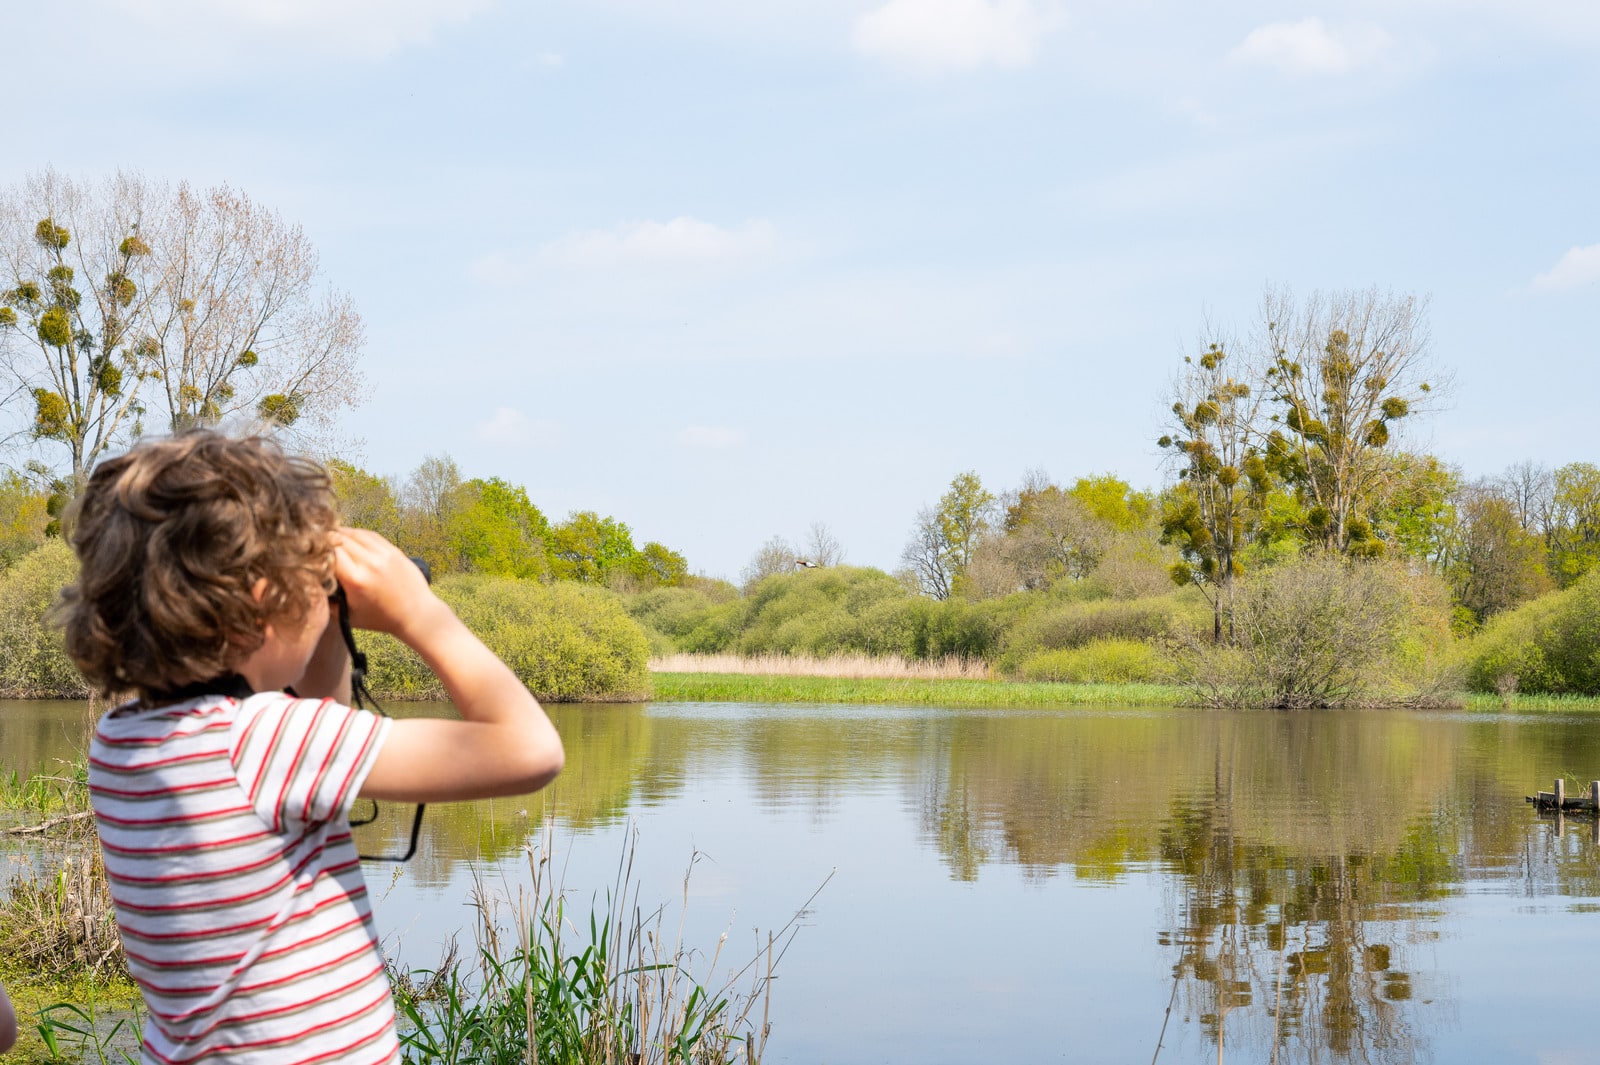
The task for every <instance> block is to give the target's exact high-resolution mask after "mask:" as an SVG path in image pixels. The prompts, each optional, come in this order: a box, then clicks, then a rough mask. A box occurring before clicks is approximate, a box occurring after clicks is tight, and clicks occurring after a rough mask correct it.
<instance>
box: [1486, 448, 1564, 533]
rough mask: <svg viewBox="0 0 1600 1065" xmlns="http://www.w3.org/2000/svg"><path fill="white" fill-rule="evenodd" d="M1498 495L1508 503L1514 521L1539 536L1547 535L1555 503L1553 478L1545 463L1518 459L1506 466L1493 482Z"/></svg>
mask: <svg viewBox="0 0 1600 1065" xmlns="http://www.w3.org/2000/svg"><path fill="white" fill-rule="evenodd" d="M1495 487H1496V489H1497V490H1498V491H1499V493H1500V495H1501V496H1502V497H1503V498H1504V499H1505V500H1506V501H1507V502H1508V503H1510V504H1511V509H1512V511H1513V512H1514V513H1515V514H1516V516H1517V523H1518V524H1519V525H1521V526H1522V527H1523V528H1524V529H1527V530H1528V531H1529V532H1531V533H1535V534H1537V535H1538V536H1541V537H1548V536H1549V535H1550V524H1551V519H1552V512H1553V509H1554V507H1555V499H1554V498H1553V496H1554V491H1555V479H1554V477H1553V476H1552V475H1551V473H1550V468H1549V467H1548V466H1543V465H1540V464H1539V463H1537V462H1519V463H1517V464H1516V465H1514V466H1508V467H1506V472H1504V473H1502V474H1501V475H1500V477H1499V478H1498V479H1497V481H1496V482H1495Z"/></svg>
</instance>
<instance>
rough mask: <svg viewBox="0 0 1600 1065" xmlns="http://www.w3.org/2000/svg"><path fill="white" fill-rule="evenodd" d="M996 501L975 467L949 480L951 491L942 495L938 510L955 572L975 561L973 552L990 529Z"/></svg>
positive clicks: (940, 527)
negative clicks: (974, 470)
mask: <svg viewBox="0 0 1600 1065" xmlns="http://www.w3.org/2000/svg"><path fill="white" fill-rule="evenodd" d="M994 504H995V497H994V494H993V493H992V492H989V491H988V490H987V489H985V488H984V487H983V482H982V481H981V480H979V479H978V475H977V473H975V472H973V471H972V470H968V471H967V472H966V473H958V474H956V476H955V478H954V479H953V480H952V481H951V482H950V490H949V491H948V492H946V493H945V494H944V495H942V496H940V497H939V509H938V510H937V511H936V512H935V514H936V516H937V518H938V522H939V535H940V537H941V538H942V539H943V541H944V545H945V551H946V552H947V553H948V555H949V558H950V568H951V570H952V572H954V573H955V574H957V575H959V574H960V573H961V571H962V570H964V569H966V568H967V563H969V562H971V561H972V553H973V552H974V551H976V550H977V548H978V544H979V542H980V541H981V540H982V539H983V534H984V533H985V532H987V531H988V530H989V526H990V524H991V520H992V518H993V515H994Z"/></svg>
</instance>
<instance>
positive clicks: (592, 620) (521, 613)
mask: <svg viewBox="0 0 1600 1065" xmlns="http://www.w3.org/2000/svg"><path fill="white" fill-rule="evenodd" d="M438 592H439V598H441V599H443V600H444V601H445V602H446V603H449V604H450V607H451V608H452V609H453V610H454V611H455V612H456V614H457V616H459V617H460V618H461V620H462V621H463V622H464V623H465V624H466V626H467V627H468V628H469V629H471V630H472V631H473V632H474V633H476V634H477V635H478V638H479V639H481V640H483V642H484V643H485V644H487V645H488V646H489V649H490V650H492V651H493V652H494V653H495V654H497V655H499V656H500V657H501V658H502V659H504V660H505V662H506V663H507V664H508V665H510V666H511V668H512V670H513V671H514V672H515V673H516V674H517V676H518V677H519V678H521V680H522V682H523V683H524V684H526V685H527V686H528V688H529V689H530V690H531V691H532V692H533V693H534V694H535V695H537V696H538V697H539V698H540V699H545V700H548V701H552V702H581V701H589V700H615V701H624V700H629V699H641V698H643V697H644V696H645V694H646V693H647V692H648V691H649V688H650V677H649V673H648V670H647V668H646V664H647V662H648V661H649V657H650V643H649V640H648V639H647V638H646V636H645V632H644V630H643V629H641V628H640V627H639V625H638V623H636V622H635V621H634V620H633V619H632V618H630V617H629V616H628V614H627V611H625V610H624V609H623V608H622V604H621V603H620V602H619V601H618V599H617V597H616V596H614V595H612V594H611V593H609V592H607V591H605V590H603V589H600V588H594V587H590V586H587V585H580V584H573V583H565V582H558V583H556V584H539V583H536V582H533V581H519V580H514V579H510V578H495V577H475V576H459V577H449V578H446V579H445V580H443V581H440V582H439V588H438ZM358 640H359V642H360V644H361V646H362V648H363V649H364V650H366V652H367V657H368V660H369V684H370V685H371V687H372V691H373V694H374V695H376V696H377V697H378V698H379V699H385V698H387V699H442V698H444V695H445V693H444V688H443V686H442V685H440V684H439V681H438V679H437V678H435V677H434V676H433V674H432V673H431V672H429V670H428V668H427V667H426V666H425V665H424V664H423V662H422V660H421V659H420V658H418V657H417V656H416V655H415V654H414V653H413V652H411V651H410V650H408V649H407V648H406V647H404V646H403V645H402V644H401V643H400V642H399V641H398V640H395V639H392V638H390V637H386V636H382V635H379V634H376V633H366V634H362V635H360V636H358Z"/></svg>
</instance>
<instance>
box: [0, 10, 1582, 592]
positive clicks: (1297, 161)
mask: <svg viewBox="0 0 1600 1065" xmlns="http://www.w3.org/2000/svg"><path fill="white" fill-rule="evenodd" d="M8 38H9V42H10V48H9V49H8V56H7V62H6V65H5V66H4V67H3V68H0V88H3V89H4V93H5V98H6V99H7V100H9V101H11V107H9V108H8V109H7V117H6V125H5V145H6V147H5V150H4V151H3V152H0V180H3V181H6V182H11V181H15V180H18V179H20V178H21V177H22V176H23V175H24V174H26V173H27V172H28V171H30V170H34V169H37V168H39V167H41V166H44V165H46V164H50V165H54V166H56V167H58V168H60V169H62V170H64V171H68V172H70V173H73V174H75V175H81V176H86V177H89V176H99V175H103V174H106V173H109V172H110V171H112V170H114V169H116V168H118V167H126V168H132V169H138V170H142V171H144V172H145V173H147V174H149V175H152V176H158V177H163V178H169V179H174V180H176V179H186V180H189V181H191V182H193V183H196V184H210V183H215V182H223V181H225V182H228V183H231V184H233V185H235V186H237V187H239V188H241V189H243V190H245V191H246V192H248V193H249V194H250V195H252V196H253V197H255V198H256V199H258V200H260V201H262V202H264V203H266V204H269V205H271V206H273V207H275V208H276V209H278V210H279V211H281V212H282V213H283V214H284V215H285V216H286V217H287V218H289V219H291V220H294V221H298V222H300V223H302V224H303V225H304V226H305V228H306V231H307V233H308V235H309V236H310V237H311V239H312V240H313V241H314V242H315V243H316V245H317V247H318V248H319V249H320V251H321V253H322V260H323V268H324V273H325V275H326V277H327V279H328V280H329V282H331V283H332V284H334V285H336V286H337V287H339V288H342V289H345V290H347V291H349V292H350V293H351V294H352V295H353V296H354V297H355V299H356V302H357V305H358V307H359V309H360V311H361V313H362V315H363V316H364V318H365V320H366V323H367V327H368V345H367V348H366V355H365V359H364V368H365V371H366V374H367V377H368V382H369V391H370V398H369V399H368V401H367V402H366V403H365V404H364V405H363V406H362V407H361V408H360V409H359V411H358V412H357V413H356V414H355V415H354V416H352V417H351V419H350V423H349V429H350V432H351V433H352V434H353V435H354V436H356V437H359V438H361V439H362V440H363V441H364V447H363V452H364V453H363V455H362V458H363V459H364V461H365V464H366V465H367V466H368V467H369V468H372V469H374V470H377V471H379V472H386V473H403V472H405V471H407V470H409V469H411V468H412V467H414V466H415V465H416V463H417V462H418V461H419V460H420V459H421V458H423V457H424V456H425V455H428V454H437V453H441V452H448V453H449V454H451V455H453V456H454V457H455V458H456V459H457V461H458V462H459V463H460V464H461V466H462V467H463V469H464V470H465V471H466V472H467V473H468V474H471V475H484V476H487V475H499V476H503V477H506V478H509V479H511V480H514V481H517V482H520V483H523V484H526V485H527V486H528V489H529V491H530V493H531V495H532V496H533V498H534V500H535V501H536V502H538V503H539V504H540V505H541V506H542V507H543V508H544V509H545V510H546V511H547V512H549V513H551V514H552V516H554V517H560V516H561V515H563V514H565V513H566V512H567V511H569V510H573V509H598V510H600V511H602V512H609V513H613V514H615V515H617V516H618V517H620V518H622V519H623V520H625V521H628V522H629V523H630V524H631V525H632V527H633V528H634V530H635V532H636V534H637V537H638V538H639V539H640V540H641V541H642V540H645V539H656V540H661V541H663V542H665V543H668V544H670V545H673V546H675V547H678V548H680V549H681V550H683V551H685V553H686V554H687V555H688V556H689V559H690V562H691V564H692V565H693V566H694V567H696V568H698V569H701V570H704V571H707V572H710V573H713V574H723V575H727V576H736V575H737V573H738V571H739V569H740V568H741V566H742V565H743V564H744V563H745V561H746V560H747V559H748V557H749V556H750V555H751V554H752V553H753V552H754V551H755V549H756V548H757V547H758V546H759V544H760V543H761V542H762V541H763V540H765V539H766V538H767V537H769V536H771V535H773V534H775V533H781V534H784V535H786V536H788V537H790V538H792V539H793V538H799V537H801V536H802V535H803V534H804V532H805V530H806V528H807V527H808V526H809V525H810V524H811V523H812V522H814V521H825V522H827V523H828V524H829V525H830V526H831V527H832V528H833V530H834V532H835V534H836V535H837V536H838V537H839V539H840V540H841V541H842V542H843V543H844V545H845V547H846V549H847V550H848V552H849V558H850V560H851V561H853V562H858V563H861V564H869V565H879V566H884V567H887V568H893V567H894V566H895V565H896V564H897V559H898V555H899V552H900V548H901V546H902V544H903V543H904V540H905V538H906V534H907V532H908V531H909V528H910V526H911V523H912V520H913V517H914V514H915V511H916V509H917V508H918V507H919V506H920V505H922V504H924V503H927V502H930V501H932V500H934V499H936V498H937V496H938V495H939V493H940V492H941V491H942V490H943V488H944V486H945V485H946V484H947V483H948V482H949V480H950V478H951V477H952V476H953V475H954V474H956V473H957V472H959V471H961V470H964V469H969V468H970V469H975V470H977V471H978V472H979V473H980V474H981V475H982V477H983V479H984V481H985V483H987V484H989V485H990V486H992V487H996V488H999V487H1005V486H1008V485H1013V484H1015V483H1016V482H1017V481H1018V480H1019V479H1020V478H1021V476H1022V474H1023V473H1024V471H1025V470H1027V469H1029V468H1033V467H1039V468H1043V469H1045V470H1047V471H1048V472H1050V473H1051V474H1052V475H1054V476H1055V477H1056V478H1058V479H1064V480H1065V479H1070V478H1073V477H1076V476H1079V475H1082V474H1087V473H1094V472H1101V471H1107V470H1111V471H1115V472H1117V473H1119V474H1121V475H1122V476H1124V477H1126V478H1127V479H1129V480H1131V481H1133V482H1134V483H1135V484H1141V485H1155V484H1158V483H1160V482H1161V480H1162V478H1163V470H1162V468H1161V465H1160V457H1159V453H1158V450H1157V449H1156V448H1155V447H1154V445H1153V443H1152V441H1153V439H1154V438H1155V437H1156V436H1157V435H1159V431H1158V427H1157V421H1158V417H1159V410H1160V407H1161V403H1160V398H1161V394H1162V391H1163V388H1164V387H1165V384H1166V382H1167V380H1168V378H1169V377H1170V375H1171V373H1172V370H1173V368H1174V366H1175V365H1176V364H1177V362H1178V360H1179V359H1180V358H1181V355H1182V354H1183V352H1184V351H1185V350H1187V349H1188V348H1189V347H1190V346H1191V345H1192V344H1193V343H1194V341H1195V339H1196V337H1197V335H1198V332H1199V330H1200V328H1201V325H1202V323H1203V321H1204V320H1206V319H1207V318H1208V317H1209V318H1210V319H1211V320H1212V321H1215V322H1217V323H1219V324H1222V325H1236V326H1239V327H1243V326H1245V325H1246V324H1247V323H1248V321H1249V319H1250V317H1251V315H1252V312H1253V309H1254V307H1255V305H1256V304H1257V302H1258V300H1259V298H1260V294H1261V290H1262V288H1263V286H1264V285H1265V284H1266V283H1268V282H1271V283H1276V284H1285V285H1289V286H1292V287H1293V288H1294V289H1295V290H1296V291H1299V292H1309V291H1311V290H1313V289H1316V288H1341V287H1352V286H1354V287H1367V286H1372V285H1376V286H1379V287H1382V288H1386V289H1393V290H1396V291H1399V292H1414V293H1417V294H1419V295H1427V296H1429V297H1430V298H1431V311H1430V322H1431V326H1432V335H1433V345H1434V352H1435V357H1436V358H1437V360H1438V361H1439V363H1440V364H1441V365H1442V366H1443V367H1447V368H1449V369H1450V370H1452V371H1453V372H1454V374H1455V381H1456V383H1455V388H1454V391H1453V393H1452V395H1451V397H1450V403H1449V407H1448V409H1446V410H1445V411H1443V412H1441V413H1440V414H1438V415H1436V416H1433V417H1432V418H1430V419H1429V421H1427V422H1426V423H1425V424H1422V425H1419V426H1417V427H1416V429H1415V430H1414V435H1413V437H1412V439H1411V440H1410V441H1409V443H1410V444H1412V445H1413V446H1420V447H1425V448H1430V449H1432V450H1434V451H1436V452H1437V453H1439V454H1440V455H1442V456H1443V457H1445V458H1446V459H1448V460H1450V461H1452V462H1455V463H1457V464H1459V465H1460V466H1462V467H1463V468H1464V470H1465V471H1466V472H1467V473H1469V474H1483V473H1493V472H1497V471H1499V470H1500V469H1501V468H1503V467H1504V466H1505V465H1507V464H1509V463H1511V462H1514V461H1519V460H1521V459H1525V458H1531V459H1536V460H1540V461H1544V462H1547V463H1551V464H1560V463H1563V462H1568V461H1574V460H1580V459H1582V460H1590V461H1593V460H1596V459H1600V455H1597V454H1596V452H1595V445H1594V443H1593V439H1594V437H1593V433H1592V426H1593V424H1594V419H1593V417H1592V415H1591V410H1590V407H1591V404H1592V403H1593V402H1594V398H1595V395H1596V392H1597V388H1596V386H1597V384H1600V372H1597V370H1596V367H1595V359H1594V355H1595V348H1596V339H1595V338H1596V336H1597V335H1600V198H1597V197H1600V180H1597V179H1600V150H1597V149H1600V64H1597V63H1596V59H1597V58H1600V5H1596V4H1593V3H1589V2H1576V0H1572V2H1569V0H1519V2H1513V0H1469V2H1450V0H1389V2H1387V3H1381V4H1380V3H1349V2H1346V3H1323V4H1320V5H1314V6H1292V5H1284V4H1268V3H1245V2H1239V3H1214V4H1208V5H1195V4H1180V3H1170V2H1142V0H1121V2H1116V3H1111V2H1101V0H1081V2H1072V0H1064V2H1061V3H1054V2H1050V0H859V2H856V0H810V2H806V3H800V2H791V0H775V2H771V3H760V2H742V3H736V2H733V0H684V2H679V3H671V4H663V3H646V2H644V0H590V2H588V3H583V4H579V3H573V2H566V0H552V2H546V3H540V4H517V3H511V2H509V0H499V2H496V0H227V2H224V0H57V2H55V3H52V4H49V5H29V6H28V7H27V8H25V9H23V10H20V11H17V12H12V13H10V15H9V16H8Z"/></svg>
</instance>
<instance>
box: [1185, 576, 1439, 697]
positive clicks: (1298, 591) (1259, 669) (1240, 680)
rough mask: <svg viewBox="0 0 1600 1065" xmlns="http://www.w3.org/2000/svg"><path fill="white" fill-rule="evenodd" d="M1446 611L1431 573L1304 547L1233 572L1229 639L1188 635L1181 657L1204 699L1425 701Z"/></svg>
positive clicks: (1435, 675)
mask: <svg viewBox="0 0 1600 1065" xmlns="http://www.w3.org/2000/svg"><path fill="white" fill-rule="evenodd" d="M1450 617H1451V608H1450V597H1449V592H1448V590H1447V589H1446V588H1444V586H1443V585H1442V584H1441V583H1440V582H1439V581H1438V580H1436V579H1435V578H1433V577H1431V576H1424V575H1417V574H1413V573H1410V572H1408V571H1407V570H1406V568H1405V567H1404V566H1403V565H1401V564H1399V563H1394V562H1358V561H1350V560H1346V559H1343V558H1340V557H1338V556H1332V555H1313V556H1307V557H1305V558H1302V559H1300V560H1298V561H1295V562H1292V563H1287V564H1285V565H1281V566H1277V567H1274V568H1272V569H1269V570H1265V571H1263V572H1261V573H1260V574H1258V575H1257V576H1255V577H1252V578H1251V579H1249V580H1247V581H1244V582H1242V584H1241V586H1240V587H1239V589H1238V596H1237V603H1236V613H1235V629H1236V632H1237V634H1238V637H1237V639H1238V643H1237V646H1235V647H1209V646H1204V645H1199V644H1196V645H1193V646H1192V647H1191V650H1190V653H1189V654H1187V655H1185V656H1183V659H1182V661H1183V664H1184V667H1185V669H1186V671H1187V674H1188V679H1189V681H1190V683H1191V684H1192V685H1193V686H1194V687H1195V689H1196V691H1197V694H1198V696H1199V697H1200V699H1201V701H1203V702H1205V703H1208V704H1211V705H1232V706H1237V705H1247V706H1267V707H1274V708H1279V709H1287V710H1293V709H1302V708H1310V707H1334V706H1354V705H1397V704H1403V703H1417V702H1421V701H1431V700H1434V699H1437V698H1438V695H1439V693H1440V692H1441V691H1442V690H1443V689H1444V686H1445V684H1446V682H1447V680H1448V676H1447V672H1446V669H1445V667H1444V664H1443V663H1444V661H1445V658H1446V655H1447V651H1448V648H1449V642H1450Z"/></svg>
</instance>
